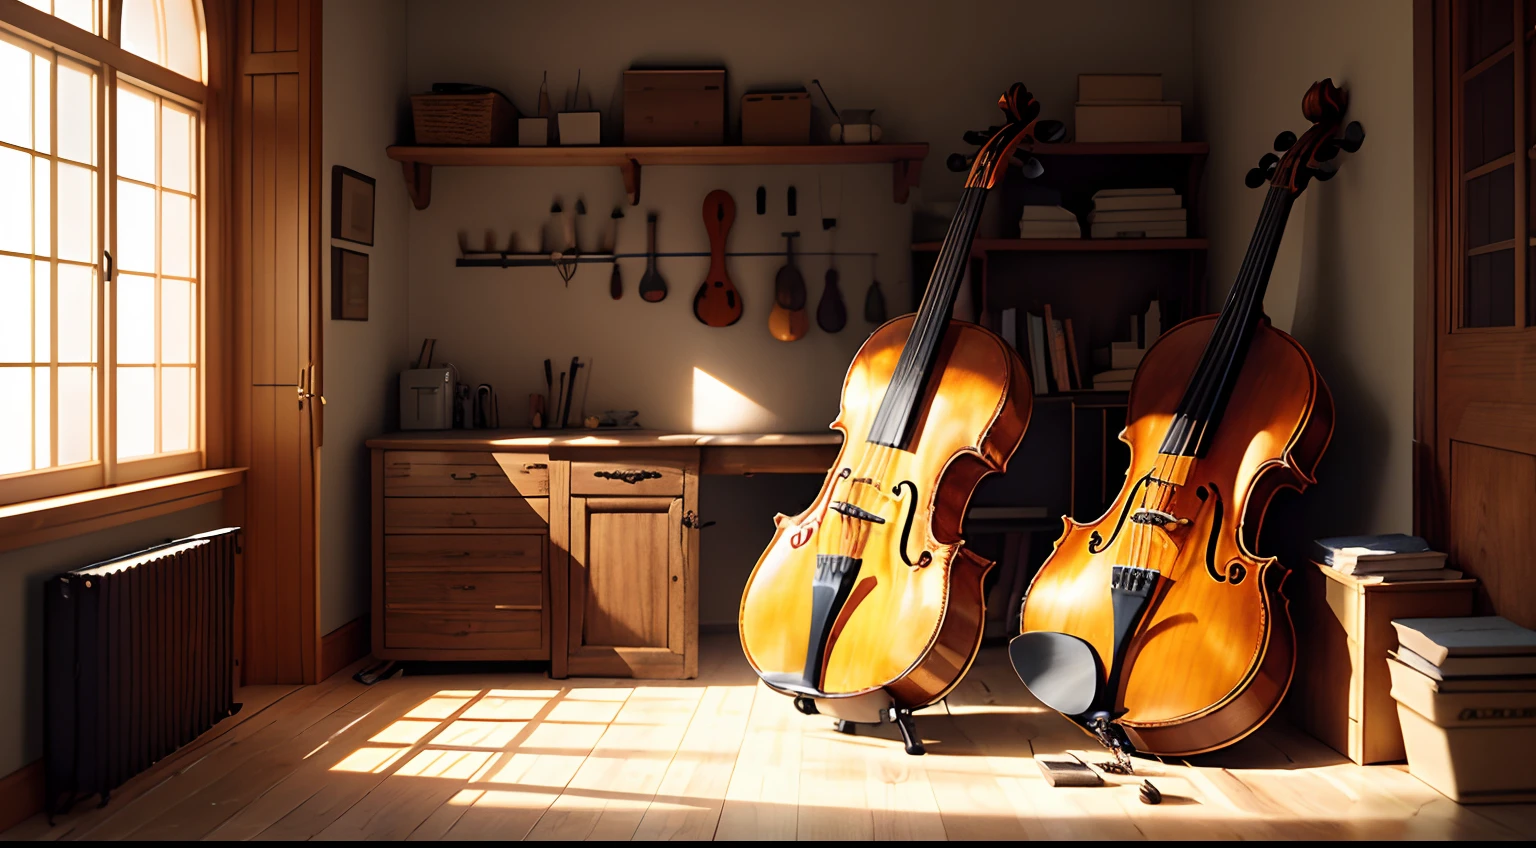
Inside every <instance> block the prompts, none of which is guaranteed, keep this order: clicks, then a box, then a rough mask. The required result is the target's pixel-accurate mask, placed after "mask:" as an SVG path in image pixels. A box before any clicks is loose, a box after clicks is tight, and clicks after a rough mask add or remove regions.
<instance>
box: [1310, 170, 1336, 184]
mask: <svg viewBox="0 0 1536 848" xmlns="http://www.w3.org/2000/svg"><path fill="white" fill-rule="evenodd" d="M1311 173H1312V177H1313V178H1314V179H1316V180H1317V181H1318V182H1323V183H1326V182H1328V181H1329V180H1331V179H1333V175H1334V174H1337V173H1338V171H1325V170H1323V169H1322V168H1313V169H1312V171H1311Z"/></svg>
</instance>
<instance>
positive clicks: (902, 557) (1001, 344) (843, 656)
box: [740, 84, 1045, 754]
mask: <svg viewBox="0 0 1536 848" xmlns="http://www.w3.org/2000/svg"><path fill="white" fill-rule="evenodd" d="M998 105H999V106H1000V107H1001V108H1002V110H1003V112H1004V114H1005V115H1006V117H1007V119H1006V122H1005V124H1004V125H1003V126H1002V127H1001V128H999V129H997V130H996V132H994V133H993V134H992V136H991V138H990V139H989V140H988V141H987V142H986V144H985V145H983V147H982V149H981V151H980V152H979V153H978V154H977V156H976V158H975V162H974V163H973V165H972V167H971V169H970V174H969V176H968V177H967V179H966V183H965V191H964V195H963V197H962V199H961V201H960V205H959V208H958V211H957V212H956V214H955V217H954V220H953V221H952V222H951V223H950V226H949V231H948V235H946V236H945V239H944V243H943V246H942V248H941V249H940V251H939V254H938V260H937V263H936V265H935V267H934V271H933V275H932V276H931V277H930V278H929V281H928V288H927V290H926V292H925V293H924V296H923V301H922V304H921V306H920V308H919V309H918V311H917V313H916V314H915V315H904V316H901V317H899V318H896V319H893V320H891V321H889V322H887V323H885V324H884V325H882V326H881V327H879V328H878V329H876V330H875V332H874V334H873V335H871V336H870V338H869V339H868V340H867V341H865V343H864V345H863V347H861V348H860V349H859V352H858V354H857V355H856V356H855V357H854V359H853V363H852V364H851V365H850V366H849V368H848V374H847V377H846V378H845V379H844V381H843V390H842V399H841V407H840V411H839V413H838V416H837V419H836V420H835V421H833V422H832V425H831V426H832V429H833V430H836V431H838V432H839V433H841V434H842V437H843V444H842V447H841V449H840V450H839V452H838V456H837V462H836V463H835V464H834V465H833V466H832V468H831V469H830V470H829V471H828V472H827V476H826V480H825V482H824V483H823V484H822V488H821V492H820V493H819V494H818V495H817V497H816V500H815V502H814V503H812V505H811V506H810V508H808V509H807V510H805V511H804V512H802V513H800V514H799V515H795V516H785V515H779V516H777V517H776V518H775V519H774V521H775V524H776V526H777V529H776V530H775V532H774V535H773V540H772V542H771V543H770V544H769V545H768V549H767V550H766V551H764V552H763V555H762V557H761V558H760V559H759V560H758V562H757V565H756V567H754V568H753V570H752V574H751V577H750V578H749V579H748V581H747V586H746V590H745V592H744V593H743V595H742V599H741V615H740V624H741V644H742V648H743V649H744V651H745V653H746V656H747V660H748V661H749V662H750V663H751V665H752V668H753V669H754V670H755V671H756V672H757V674H758V676H759V677H761V678H762V680H763V681H764V682H765V683H766V684H767V685H768V686H769V687H771V688H772V689H774V690H776V691H778V692H780V693H782V694H785V695H790V696H793V697H794V699H795V706H796V707H797V708H798V709H799V710H800V711H801V712H802V713H806V714H817V713H821V714H827V715H830V716H832V717H834V718H837V719H839V720H841V721H844V722H880V721H889V722H893V723H895V724H897V725H898V727H899V728H900V730H901V734H902V738H903V740H904V742H905V744H906V749H907V752H908V753H912V754H920V753H922V751H923V748H922V743H921V741H919V740H918V739H917V737H916V733H915V731H914V729H913V726H912V720H911V712H912V710H914V709H919V708H921V707H924V706H927V705H929V704H932V703H934V702H935V701H937V700H938V699H939V698H941V697H943V696H944V694H945V693H946V692H948V691H949V690H950V689H951V688H952V687H953V686H954V685H955V684H956V683H957V682H959V680H960V677H961V675H963V674H964V673H965V670H966V669H967V668H968V667H969V666H970V664H971V661H972V660H973V659H974V658H975V656H976V651H977V648H978V647H979V646H980V643H981V635H982V622H983V618H984V615H983V604H984V600H983V594H982V579H983V578H984V577H985V576H986V573H987V570H988V569H989V568H991V566H992V563H991V562H988V561H986V560H985V559H983V558H982V557H981V556H979V555H977V554H975V553H974V552H972V551H971V550H970V549H969V548H967V547H966V546H965V542H964V539H963V538H962V537H961V535H960V529H961V527H960V524H961V519H962V517H963V516H964V513H965V508H966V504H967V503H968V502H969V501H970V498H971V493H972V492H973V491H974V490H975V488H976V485H977V483H978V482H980V480H981V479H982V478H983V477H985V476H986V475H988V474H993V473H997V472H1001V471H1003V470H1004V468H1005V466H1006V465H1007V463H1008V459H1009V457H1011V456H1012V455H1013V452H1014V450H1015V449H1016V448H1017V447H1018V445H1019V442H1020V440H1021V439H1022V438H1023V436H1024V430H1025V428H1026V427H1027V426H1028V424H1029V414H1030V404H1031V400H1032V398H1033V395H1034V391H1033V389H1032V388H1031V385H1030V379H1029V374H1028V371H1027V369H1026V368H1025V367H1024V363H1023V361H1022V360H1021V359H1020V358H1019V354H1018V352H1017V351H1015V350H1014V349H1013V347H1012V346H1011V345H1009V344H1008V343H1007V342H1005V341H1003V340H1002V339H1001V338H999V337H998V336H997V335H995V334H994V333H992V332H990V331H988V330H986V329H983V328H982V327H980V326H977V325H975V324H970V323H966V322H962V321H955V320H951V319H950V312H951V310H952V309H953V307H954V302H955V297H956V295H957V293H958V292H959V288H960V284H961V277H962V274H963V272H964V270H965V265H966V263H968V262H969V261H970V253H971V242H972V239H973V238H974V236H975V234H976V225H977V221H978V219H979V217H980V214H981V210H982V206H983V204H984V203H985V201H986V198H987V193H988V191H989V190H990V189H992V188H993V187H994V186H995V185H997V184H998V182H999V181H1000V179H1001V177H1002V175H1003V174H1004V173H1006V170H1007V167H1008V164H1009V163H1010V162H1011V161H1012V158H1013V152H1014V150H1015V148H1016V147H1017V146H1018V145H1019V144H1021V143H1023V142H1025V141H1028V140H1030V139H1032V138H1033V133H1034V131H1035V119H1036V117H1037V115H1038V114H1039V111H1040V107H1039V104H1038V103H1036V102H1035V100H1034V98H1033V97H1032V96H1031V95H1030V94H1029V92H1028V91H1027V90H1025V88H1024V87H1023V86H1022V85H1017V84H1015V85H1014V86H1013V87H1011V88H1010V89H1009V90H1008V91H1007V93H1005V94H1004V95H1003V96H1002V97H1001V98H1000V99H999V101H998ZM1042 123H1045V122H1042ZM841 726H842V727H848V726H850V725H841Z"/></svg>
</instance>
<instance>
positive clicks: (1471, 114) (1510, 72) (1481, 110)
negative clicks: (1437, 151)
mask: <svg viewBox="0 0 1536 848" xmlns="http://www.w3.org/2000/svg"><path fill="white" fill-rule="evenodd" d="M1462 121H1463V123H1462V133H1463V138H1462V146H1463V148H1465V149H1464V151H1463V154H1464V161H1465V167H1466V169H1467V170H1468V171H1470V170H1472V169H1473V168H1476V167H1477V166H1479V165H1482V164H1484V163H1485V162H1492V161H1493V160H1494V159H1497V158H1499V157H1500V156H1503V155H1505V154H1507V153H1510V152H1511V151H1513V150H1514V149H1515V57H1514V56H1505V57H1504V58H1503V59H1501V60H1499V62H1498V63H1497V64H1495V65H1494V66H1493V67H1491V68H1489V69H1488V70H1486V71H1483V72H1482V73H1480V74H1478V75H1477V76H1475V77H1473V78H1472V79H1470V80H1467V83H1466V86H1465V87H1464V89H1463V91H1462Z"/></svg>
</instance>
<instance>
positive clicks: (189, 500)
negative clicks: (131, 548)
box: [0, 468, 245, 551]
mask: <svg viewBox="0 0 1536 848" xmlns="http://www.w3.org/2000/svg"><path fill="white" fill-rule="evenodd" d="M244 482H245V469H244V468H214V469H209V470H207V471H193V472H191V473H188V474H175V475H172V476H170V477H158V478H156V479H154V480H144V481H141V482H138V483H126V484H124V485H121V486H109V487H107V488H104V489H92V490H90V491H87V492H76V493H75V494H72V495H59V496H58V497H53V498H41V499H38V500H35V501H25V502H23V503H18V504H10V505H8V506H0V551H9V550H15V549H17V548H26V547H31V546H32V545H39V544H42V543H44V542H51V541H54V540H55V539H63V538H67V537H70V536H78V535H80V534H82V533H92V532H95V531H97V530H105V529H107V528H109V527H117V526H120V525H123V524H130V523H132V522H135V521H143V520H144V519H146V518H154V517H155V516H158V515H165V514H167V513H172V512H178V511H180V510H183V509H188V508H190V507H194V506H199V505H201V504H205V503H212V502H214V501H217V500H219V499H221V498H222V497H223V496H224V490H225V489H230V488H234V487H235V486H239V485H241V484H242V483H244Z"/></svg>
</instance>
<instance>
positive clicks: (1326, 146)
mask: <svg viewBox="0 0 1536 848" xmlns="http://www.w3.org/2000/svg"><path fill="white" fill-rule="evenodd" d="M1337 155H1339V143H1338V142H1337V141H1333V140H1331V139H1330V140H1328V141H1325V142H1323V143H1322V144H1319V145H1318V146H1317V152H1316V153H1313V154H1312V158H1313V159H1316V160H1317V161H1319V162H1327V161H1329V160H1331V159H1332V158H1333V157H1335V156H1337Z"/></svg>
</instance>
